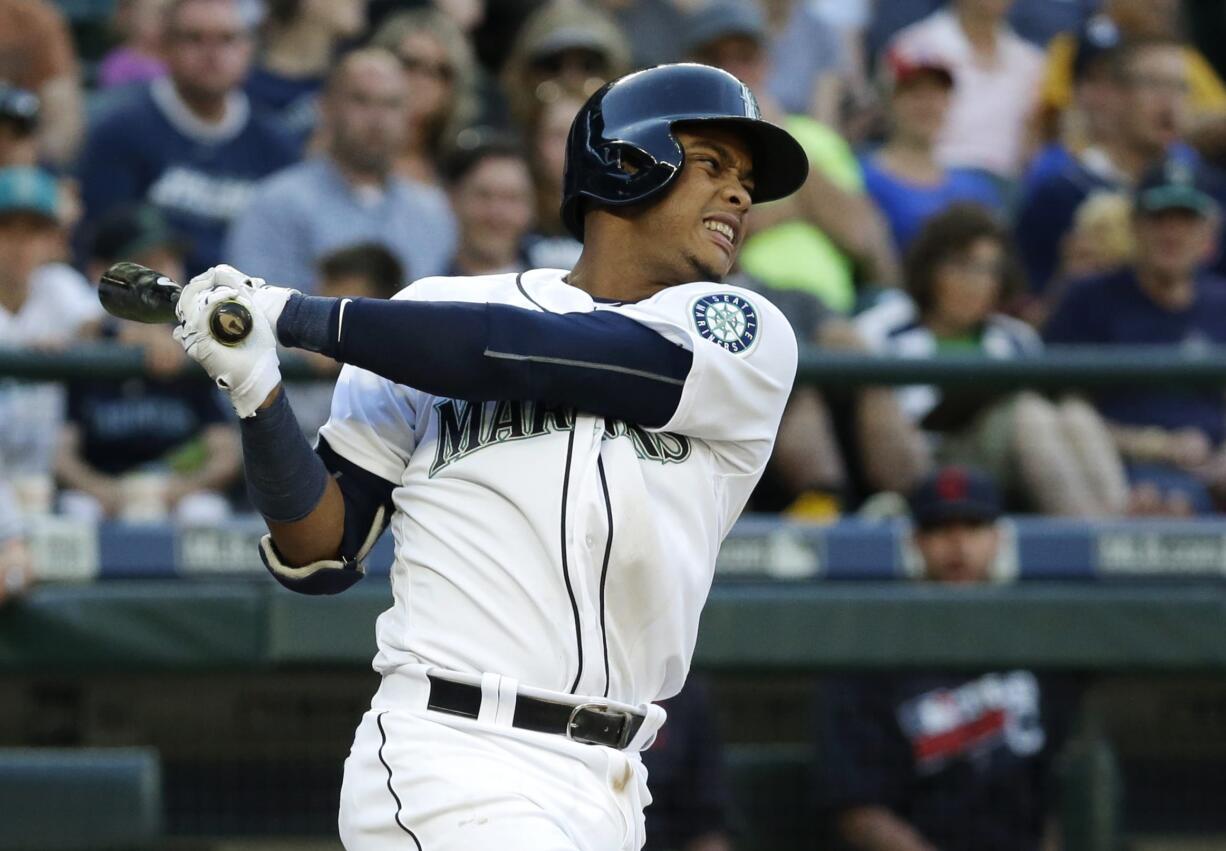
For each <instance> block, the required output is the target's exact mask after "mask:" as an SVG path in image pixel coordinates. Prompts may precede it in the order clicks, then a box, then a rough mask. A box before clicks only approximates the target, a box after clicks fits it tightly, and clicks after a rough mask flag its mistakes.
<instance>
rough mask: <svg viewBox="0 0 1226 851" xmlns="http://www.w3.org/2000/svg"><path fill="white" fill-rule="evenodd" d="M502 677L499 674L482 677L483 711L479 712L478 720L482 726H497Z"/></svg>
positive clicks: (483, 675)
mask: <svg viewBox="0 0 1226 851" xmlns="http://www.w3.org/2000/svg"><path fill="white" fill-rule="evenodd" d="M501 685H502V677H500V676H499V675H498V674H482V675H481V709H480V710H478V712H477V720H478V721H479V722H480V723H482V724H497V723H498V721H497V720H496V719H497V717H498V704H499V702H500V701H499V694H498V692H499V690H500V686H501Z"/></svg>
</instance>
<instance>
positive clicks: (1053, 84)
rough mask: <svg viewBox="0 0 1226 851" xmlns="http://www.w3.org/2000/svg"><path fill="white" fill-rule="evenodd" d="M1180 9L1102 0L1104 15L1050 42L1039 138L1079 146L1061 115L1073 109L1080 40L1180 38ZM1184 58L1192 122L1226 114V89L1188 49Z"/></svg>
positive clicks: (1138, 0) (1170, 1)
mask: <svg viewBox="0 0 1226 851" xmlns="http://www.w3.org/2000/svg"><path fill="white" fill-rule="evenodd" d="M1179 8H1180V4H1179V0H1105V2H1104V3H1103V11H1102V12H1101V13H1100V14H1099V15H1096V16H1095V17H1094V18H1092V19H1091V20H1090V21H1088V22H1087V23H1086V25H1085V28H1084V30H1083V31H1082V32H1081V33H1063V34H1061V35H1058V36H1056V37H1055V38H1053V39H1052V40H1051V42H1050V43H1049V44H1048V47H1047V59H1046V65H1045V68H1044V75H1043V88H1042V91H1041V93H1040V96H1039V116H1040V123H1041V127H1040V135H1041V136H1043V137H1045V138H1046V139H1047V140H1048V141H1051V140H1054V139H1056V138H1061V139H1062V141H1064V142H1065V144H1067V145H1069V146H1070V147H1071V148H1073V149H1076V148H1079V147H1081V144H1080V141H1081V140H1079V139H1078V138H1077V135H1078V134H1077V132H1076V129H1075V127H1076V122H1070V121H1068V120H1066V119H1067V115H1066V113H1067V112H1068V110H1069V109H1070V108H1071V107H1072V106H1073V80H1074V63H1075V62H1076V57H1077V53H1078V47H1079V45H1080V44H1081V43H1082V42H1084V41H1086V40H1089V41H1091V42H1101V41H1103V40H1104V39H1105V40H1112V41H1115V42H1119V41H1127V40H1131V39H1138V38H1145V39H1148V38H1177V39H1180V40H1182V33H1181V32H1180V20H1179ZM1184 56H1185V58H1186V61H1187V66H1188V67H1187V80H1188V99H1189V108H1190V118H1191V120H1192V123H1193V124H1197V123H1199V122H1200V121H1202V120H1204V119H1207V118H1210V117H1221V116H1222V115H1226V85H1224V84H1223V82H1222V80H1221V78H1220V77H1219V76H1218V75H1217V72H1216V71H1214V70H1213V66H1212V65H1210V64H1209V61H1208V60H1207V59H1205V57H1204V56H1203V55H1202V54H1201V53H1200V51H1198V50H1197V49H1196V48H1195V47H1192V46H1191V45H1187V46H1186V47H1185V48H1184Z"/></svg>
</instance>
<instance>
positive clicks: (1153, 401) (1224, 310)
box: [1044, 160, 1226, 513]
mask: <svg viewBox="0 0 1226 851" xmlns="http://www.w3.org/2000/svg"><path fill="white" fill-rule="evenodd" d="M1220 215H1221V214H1220V210H1219V208H1218V205H1217V203H1216V202H1214V200H1213V199H1212V198H1211V197H1210V196H1209V195H1208V194H1206V193H1205V191H1204V189H1203V188H1202V186H1201V184H1200V175H1199V174H1198V173H1197V171H1196V170H1195V169H1193V168H1191V167H1189V166H1187V165H1186V164H1183V163H1180V162H1178V161H1174V160H1171V161H1167V162H1165V163H1163V164H1161V165H1160V166H1158V167H1156V168H1155V169H1153V170H1151V171H1150V172H1148V173H1147V174H1146V176H1145V178H1144V179H1143V180H1142V181H1141V183H1140V185H1139V186H1138V188H1137V192H1136V195H1135V198H1134V211H1133V216H1132V223H1133V234H1134V238H1135V243H1136V259H1135V261H1134V263H1133V264H1132V265H1131V266H1129V267H1126V268H1124V269H1120V270H1116V271H1113V272H1111V273H1108V274H1105V275H1101V276H1099V277H1095V278H1089V279H1086V280H1083V281H1078V282H1075V283H1073V284H1071V285H1070V287H1069V290H1068V293H1067V294H1066V295H1065V297H1064V299H1063V301H1062V302H1061V303H1060V304H1059V305H1057V307H1056V308H1055V310H1054V311H1053V313H1052V316H1051V318H1050V319H1049V320H1048V323H1047V326H1046V328H1045V334H1044V335H1045V337H1046V339H1047V340H1048V342H1050V343H1094V344H1115V345H1131V346H1137V345H1151V344H1158V345H1171V346H1179V347H1183V348H1184V349H1187V350H1192V351H1195V350H1198V349H1199V348H1201V347H1203V346H1205V345H1206V344H1211V343H1216V344H1222V343H1226V281H1224V280H1222V279H1221V278H1219V277H1217V276H1216V275H1213V274H1211V273H1208V272H1204V271H1201V266H1202V263H1203V260H1204V258H1205V256H1206V254H1207V252H1209V251H1210V250H1211V249H1212V246H1213V244H1214V242H1215V240H1216V237H1217V233H1218V230H1219V224H1220ZM1095 402H1096V404H1097V406H1098V409H1099V411H1101V412H1102V415H1103V417H1105V418H1106V420H1107V421H1108V423H1110V428H1111V433H1112V436H1113V437H1114V439H1115V445H1116V446H1117V447H1118V448H1119V451H1120V452H1121V454H1122V455H1123V457H1124V458H1125V460H1126V461H1127V462H1128V470H1129V476H1130V478H1131V479H1132V481H1133V482H1134V484H1135V485H1142V486H1144V487H1142V488H1138V490H1137V493H1138V494H1139V495H1140V496H1139V497H1138V498H1140V499H1142V502H1143V504H1142V505H1141V506H1138V507H1137V508H1138V510H1156V511H1158V512H1165V513H1169V512H1174V513H1183V512H1185V511H1187V510H1188V509H1191V510H1195V511H1199V512H1203V511H1208V510H1210V509H1211V507H1212V504H1213V498H1216V499H1219V500H1220V499H1221V498H1222V496H1223V495H1226V444H1224V442H1223V441H1224V438H1226V407H1224V405H1223V400H1222V394H1221V392H1220V391H1215V390H1192V389H1188V390H1177V389H1170V388H1161V387H1132V388H1124V389H1120V390H1116V391H1106V392H1103V393H1100V394H1098V395H1097V396H1096V397H1095ZM1155 496H1156V497H1157V503H1158V504H1155V500H1154V497H1155Z"/></svg>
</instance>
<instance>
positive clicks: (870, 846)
mask: <svg viewBox="0 0 1226 851" xmlns="http://www.w3.org/2000/svg"><path fill="white" fill-rule="evenodd" d="M909 507H910V511H911V517H912V523H913V531H912V535H911V538H912V542H913V544H914V549H915V551H916V552H917V554H918V558H919V561H920V563H921V565H922V580H923V581H926V582H931V583H940V584H960V585H982V584H985V583H989V582H992V581H994V580H997V579H998V578H999V577H998V574H997V570H996V566H997V565H998V564H999V560H1000V557H1001V549H1002V537H1003V533H1002V530H1001V528H1000V524H999V517H1000V513H1001V501H1000V496H999V494H998V492H997V489H996V487H995V485H994V483H993V482H992V481H991V479H990V478H988V477H987V476H986V475H984V474H983V473H980V472H978V471H975V470H972V469H967V468H961V467H946V468H942V469H940V470H937V471H935V472H933V473H932V474H931V475H930V476H928V477H926V478H925V479H924V481H922V482H921V483H920V484H919V486H918V487H917V488H916V489H915V491H914V493H912V494H911V495H910V499H909ZM968 638H969V636H968ZM1074 694H1075V693H1074V691H1073V690H1072V689H1070V688H1069V686H1068V684H1067V683H1064V682H1061V681H1058V680H1054V679H1052V678H1049V677H1044V676H1040V675H1037V674H1035V673H1033V672H1031V671H1027V670H1003V671H978V672H946V671H935V670H934V671H915V672H905V673H890V674H878V675H865V676H844V677H838V678H832V679H831V680H829V681H827V682H826V683H824V689H823V691H822V694H821V696H820V697H819V707H820V711H819V713H818V719H819V723H818V731H817V737H818V743H819V747H818V758H817V766H816V769H817V770H816V777H817V790H816V793H817V794H816V799H817V805H818V808H819V810H820V811H821V813H822V814H823V815H824V816H825V817H826V819H828V821H829V823H830V825H831V827H832V828H833V832H834V833H835V834H836V835H837V836H838V838H839V839H841V840H842V841H843V842H845V843H847V844H848V845H850V846H851V847H853V848H856V849H864V851H886V850H887V849H888V851H935V849H941V851H983V849H987V848H991V849H993V851H1040V849H1051V848H1058V847H1060V841H1059V838H1058V835H1059V827H1058V823H1057V821H1056V812H1057V807H1056V804H1057V803H1058V799H1057V795H1056V788H1055V787H1056V783H1055V778H1054V776H1053V763H1054V758H1055V757H1056V755H1057V754H1058V753H1059V751H1060V749H1061V748H1062V746H1063V743H1064V740H1065V737H1066V734H1067V730H1068V727H1069V726H1070V721H1071V716H1072V714H1073V710H1074V708H1075V700H1074Z"/></svg>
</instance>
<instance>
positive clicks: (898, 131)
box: [860, 53, 1003, 253]
mask: <svg viewBox="0 0 1226 851" xmlns="http://www.w3.org/2000/svg"><path fill="white" fill-rule="evenodd" d="M883 62H884V68H883V69H882V74H883V77H884V78H885V84H886V87H887V89H888V92H889V94H888V97H889V115H890V119H891V121H890V131H889V135H888V136H887V138H886V140H885V143H884V144H883V145H882V146H881V147H880V148H878V149H877V150H875V151H874V152H872V153H871V154H868V155H867V156H864V157H862V158H861V160H860V165H861V167H862V168H863V169H864V185H865V188H866V189H868V194H869V195H870V196H871V197H872V199H873V200H874V201H876V202H877V206H878V207H879V208H880V209H881V212H882V213H883V214H884V215H885V217H886V221H888V222H889V224H890V232H891V233H892V234H893V236H894V245H895V247H896V248H897V249H898V251H899V253H902V252H905V251H906V249H907V246H908V245H909V244H910V242H911V240H912V239H913V238H914V237H915V235H916V234H917V233H919V230H920V228H921V227H923V225H924V222H925V221H926V220H927V219H928V218H929V217H930V216H932V215H933V214H935V213H938V212H940V211H941V210H943V209H945V208H946V207H948V206H949V205H950V204H953V203H954V202H956V201H975V202H978V203H980V204H983V205H984V206H986V207H990V208H993V209H1000V208H1001V206H1002V205H1003V199H1002V198H1001V197H1000V192H999V190H998V188H997V186H996V184H995V183H994V182H993V181H992V180H991V178H988V177H986V176H984V175H983V174H981V173H979V172H976V171H967V170H964V169H957V168H954V169H947V168H945V167H944V166H943V165H941V163H940V162H939V161H938V160H937V157H936V145H937V137H938V136H939V135H940V133H941V130H942V128H943V127H944V125H945V118H946V115H947V114H948V112H949V104H950V99H951V97H953V95H952V90H953V88H954V78H953V74H951V73H950V71H949V69H948V68H946V67H945V66H944V65H941V64H939V63H938V62H932V61H928V60H923V59H920V60H918V61H917V62H912V61H911V60H908V59H906V58H904V57H902V56H901V55H899V54H897V53H891V54H889V55H887V56H886V57H885V58H884V60H883Z"/></svg>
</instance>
